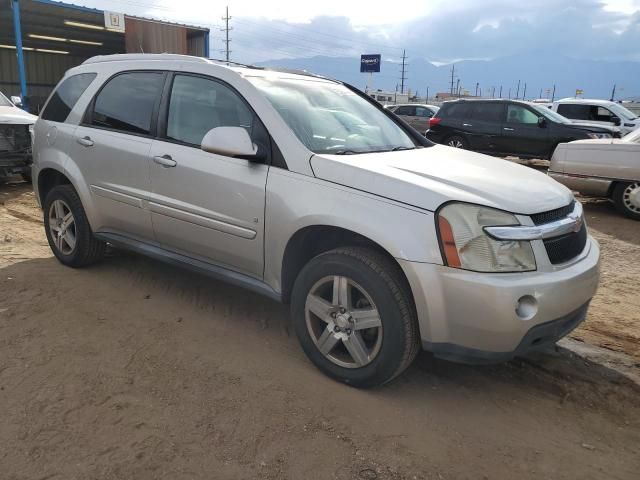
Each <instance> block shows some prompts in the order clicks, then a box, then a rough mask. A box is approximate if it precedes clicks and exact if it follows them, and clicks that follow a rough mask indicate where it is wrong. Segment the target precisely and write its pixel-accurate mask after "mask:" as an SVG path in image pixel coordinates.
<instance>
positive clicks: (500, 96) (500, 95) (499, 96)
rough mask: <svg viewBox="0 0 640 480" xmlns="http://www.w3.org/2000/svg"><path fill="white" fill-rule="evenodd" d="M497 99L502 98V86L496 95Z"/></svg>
mask: <svg viewBox="0 0 640 480" xmlns="http://www.w3.org/2000/svg"><path fill="white" fill-rule="evenodd" d="M498 98H502V85H500V94H499V95H498Z"/></svg>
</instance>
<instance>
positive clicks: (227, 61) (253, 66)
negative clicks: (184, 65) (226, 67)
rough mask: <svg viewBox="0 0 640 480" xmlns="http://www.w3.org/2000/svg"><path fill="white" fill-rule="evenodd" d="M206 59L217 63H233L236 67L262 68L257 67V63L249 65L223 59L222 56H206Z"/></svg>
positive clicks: (262, 68) (261, 68) (260, 68)
mask: <svg viewBox="0 0 640 480" xmlns="http://www.w3.org/2000/svg"><path fill="white" fill-rule="evenodd" d="M207 60H211V61H212V62H218V63H229V64H231V65H235V66H238V67H245V68H255V69H256V70H264V67H259V66H257V65H249V64H247V63H240V62H233V61H231V60H224V59H222V58H208V59H207Z"/></svg>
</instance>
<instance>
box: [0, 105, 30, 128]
mask: <svg viewBox="0 0 640 480" xmlns="http://www.w3.org/2000/svg"><path fill="white" fill-rule="evenodd" d="M37 119H38V117H36V116H35V115H31V114H30V113H27V112H25V111H24V110H21V109H20V108H17V107H0V125H3V124H6V123H9V124H12V125H33V124H34V123H35V121H36V120H37Z"/></svg>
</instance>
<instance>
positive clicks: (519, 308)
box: [516, 295, 538, 320]
mask: <svg viewBox="0 0 640 480" xmlns="http://www.w3.org/2000/svg"><path fill="white" fill-rule="evenodd" d="M536 313H538V301H537V300H536V299H535V298H534V297H533V296H531V295H524V296H522V297H520V299H519V300H518V304H517V305H516V315H518V317H520V318H521V319H522V320H531V319H532V318H533V317H535V316H536Z"/></svg>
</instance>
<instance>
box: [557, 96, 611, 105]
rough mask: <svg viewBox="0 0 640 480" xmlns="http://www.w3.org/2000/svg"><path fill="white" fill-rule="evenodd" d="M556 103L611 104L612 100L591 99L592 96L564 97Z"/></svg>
mask: <svg viewBox="0 0 640 480" xmlns="http://www.w3.org/2000/svg"><path fill="white" fill-rule="evenodd" d="M555 103H584V104H589V105H611V104H612V103H615V102H612V101H611V100H599V99H596V98H594V99H591V98H572V97H569V98H562V99H560V100H556V101H555Z"/></svg>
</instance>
